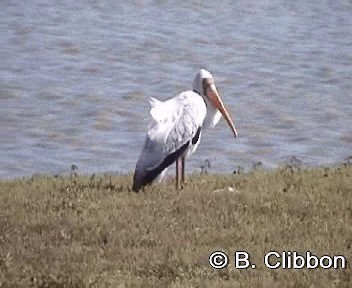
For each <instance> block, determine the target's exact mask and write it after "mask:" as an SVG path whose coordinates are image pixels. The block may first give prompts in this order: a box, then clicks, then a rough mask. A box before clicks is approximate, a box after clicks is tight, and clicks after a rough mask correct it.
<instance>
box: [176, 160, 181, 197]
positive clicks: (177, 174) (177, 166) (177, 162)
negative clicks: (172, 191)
mask: <svg viewBox="0 0 352 288" xmlns="http://www.w3.org/2000/svg"><path fill="white" fill-rule="evenodd" d="M179 160H180V158H177V159H176V190H178V182H179V180H180V168H181V166H180V162H179Z"/></svg>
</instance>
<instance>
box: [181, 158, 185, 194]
mask: <svg viewBox="0 0 352 288" xmlns="http://www.w3.org/2000/svg"><path fill="white" fill-rule="evenodd" d="M185 162H186V161H185V157H182V158H181V172H182V174H181V188H183V185H184V184H185Z"/></svg>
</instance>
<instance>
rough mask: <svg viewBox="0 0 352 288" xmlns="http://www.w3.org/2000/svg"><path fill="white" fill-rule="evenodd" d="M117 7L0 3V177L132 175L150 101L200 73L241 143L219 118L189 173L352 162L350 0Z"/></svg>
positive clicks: (79, 3) (145, 3) (89, 3)
mask: <svg viewBox="0 0 352 288" xmlns="http://www.w3.org/2000/svg"><path fill="white" fill-rule="evenodd" d="M119 2H121V1H68V0H64V1H39V0H33V1H16V0H15V1H9V0H8V1H6V0H4V1H1V3H0V23H1V27H3V28H2V30H3V31H2V32H1V36H0V37H1V38H0V49H1V50H0V51H1V62H0V69H1V70H0V76H1V77H0V178H7V177H14V176H21V175H32V174H33V173H49V174H52V173H65V172H67V171H69V169H70V165H71V164H72V163H75V164H77V166H78V167H79V171H81V172H86V173H91V172H96V173H100V172H111V171H115V172H121V173H126V172H130V171H132V170H133V169H134V165H135V163H136V161H137V158H138V156H139V153H140V150H141V147H142V144H143V141H144V137H145V131H146V128H147V126H148V123H149V114H148V101H147V99H148V97H150V96H153V97H156V98H159V99H162V100H165V99H167V98H169V97H173V96H175V95H176V94H178V93H179V92H180V91H182V90H185V89H189V88H191V85H192V81H193V77H194V75H195V73H196V72H197V70H198V69H199V68H201V67H204V68H207V69H209V70H210V71H212V73H213V75H214V77H215V81H216V84H217V87H218V89H219V91H220V93H221V95H222V97H223V99H224V101H225V103H226V104H227V106H228V108H229V110H230V111H231V113H232V115H233V116H234V119H235V123H236V127H237V129H238V132H239V136H240V138H238V139H234V138H233V136H232V134H231V131H230V129H229V128H228V127H227V126H226V124H225V121H221V122H220V123H219V125H218V126H217V127H216V128H215V129H212V130H208V131H206V132H205V133H204V134H203V138H202V142H201V144H200V146H199V149H198V150H197V152H196V153H195V154H194V155H193V156H192V157H191V158H190V159H189V161H188V163H187V165H188V167H187V168H188V169H187V171H188V172H192V171H196V172H197V171H198V172H199V171H200V168H199V167H200V166H201V165H202V163H203V162H204V160H205V159H209V160H210V162H211V164H212V165H211V171H212V172H227V173H231V172H232V171H233V170H234V169H235V168H236V167H237V166H238V165H241V166H244V167H251V165H252V163H253V162H257V161H262V162H263V164H264V165H266V166H269V167H275V166H276V165H279V164H280V163H283V162H285V161H286V160H287V159H288V158H289V157H290V156H291V155H295V156H297V157H299V158H300V159H301V160H302V161H303V163H305V164H307V165H319V164H327V163H334V162H339V161H342V160H343V159H344V158H346V157H347V156H349V155H351V154H352V1H350V0H336V1H320V0H311V1H305V0H304V1H293V0H291V1H290V0H287V1H276V0H274V1H265V0H264V1H221V2H219V1H187V3H183V4H180V2H178V1H142V0H141V1H135V2H130V1H127V2H121V4H120V3H119ZM185 2H186V1H185ZM122 3H123V4H122Z"/></svg>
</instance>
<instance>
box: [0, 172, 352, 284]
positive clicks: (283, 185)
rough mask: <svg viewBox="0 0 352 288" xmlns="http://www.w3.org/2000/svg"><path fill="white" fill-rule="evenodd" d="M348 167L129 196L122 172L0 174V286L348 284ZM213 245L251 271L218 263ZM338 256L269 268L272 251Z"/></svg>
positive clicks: (205, 181) (191, 183)
mask: <svg viewBox="0 0 352 288" xmlns="http://www.w3.org/2000/svg"><path fill="white" fill-rule="evenodd" d="M351 183H352V167H351V166H350V165H341V166H338V167H331V168H323V167H322V168H314V169H313V168H310V169H309V168H302V169H298V168H292V167H291V168H290V167H285V168H281V169H277V170H273V171H269V170H260V169H259V170H258V171H254V172H250V173H246V174H240V175H228V176H215V175H193V176H189V178H188V183H187V185H186V187H185V189H184V190H182V191H175V190H174V184H173V183H169V184H160V185H157V186H153V187H147V189H146V191H145V192H144V193H140V194H135V193H133V192H131V177H130V176H96V177H94V178H93V177H88V176H78V177H63V178H60V177H58V178H54V177H37V178H33V179H21V180H9V181H5V180H1V181H0V286H1V287H29V286H31V287H167V286H169V287H351V286H350V285H351V283H352V270H351V266H352V184H351ZM215 250H223V251H224V252H226V253H227V254H229V255H230V256H231V255H232V254H233V253H234V251H236V250H245V251H247V252H248V253H250V255H251V260H252V261H253V263H256V264H257V269H247V270H236V269H234V267H233V264H234V263H233V262H234V261H233V257H232V256H231V257H230V263H229V266H228V267H227V268H225V269H223V270H215V269H213V268H211V267H210V265H209V264H208V257H209V255H210V253H211V252H213V251H215ZM270 250H276V251H279V252H280V251H288V250H289V251H294V250H296V251H298V252H302V253H303V252H305V251H311V252H312V253H313V254H315V255H319V256H322V255H324V254H329V255H337V254H341V255H345V256H346V259H347V261H348V262H347V265H348V266H347V269H327V270H324V269H312V270H308V269H302V270H292V269H291V270H290V269H286V270H285V269H277V270H270V269H268V268H266V267H265V265H264V264H263V257H264V255H265V254H266V253H267V252H268V251H270Z"/></svg>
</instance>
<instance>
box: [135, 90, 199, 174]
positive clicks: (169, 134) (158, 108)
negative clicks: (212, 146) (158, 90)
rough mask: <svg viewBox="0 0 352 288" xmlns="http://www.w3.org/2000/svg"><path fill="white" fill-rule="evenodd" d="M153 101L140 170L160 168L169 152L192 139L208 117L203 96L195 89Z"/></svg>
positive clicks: (138, 166)
mask: <svg viewBox="0 0 352 288" xmlns="http://www.w3.org/2000/svg"><path fill="white" fill-rule="evenodd" d="M149 103H150V105H151V109H150V114H151V116H152V122H151V123H150V124H149V128H148V133H147V136H146V139H145V143H144V146H143V149H142V153H141V155H140V158H139V160H138V162H137V166H136V171H138V170H144V171H150V170H153V169H155V168H156V167H158V166H159V165H160V164H161V163H162V161H163V160H164V159H165V157H167V155H169V154H171V153H173V152H175V151H176V150H177V149H179V148H181V147H182V146H183V145H184V144H186V143H187V142H189V141H191V140H192V138H193V137H194V136H195V134H196V132H197V130H198V128H199V127H201V126H202V124H203V121H204V118H205V116H206V106H205V103H204V100H203V98H202V97H201V96H200V95H199V94H197V93H195V92H193V91H185V92H182V93H180V94H179V95H177V96H176V97H174V98H171V99H169V100H167V101H165V102H162V101H159V100H157V99H155V98H151V99H150V100H149ZM192 150H193V149H192ZM187 152H190V151H187Z"/></svg>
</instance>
